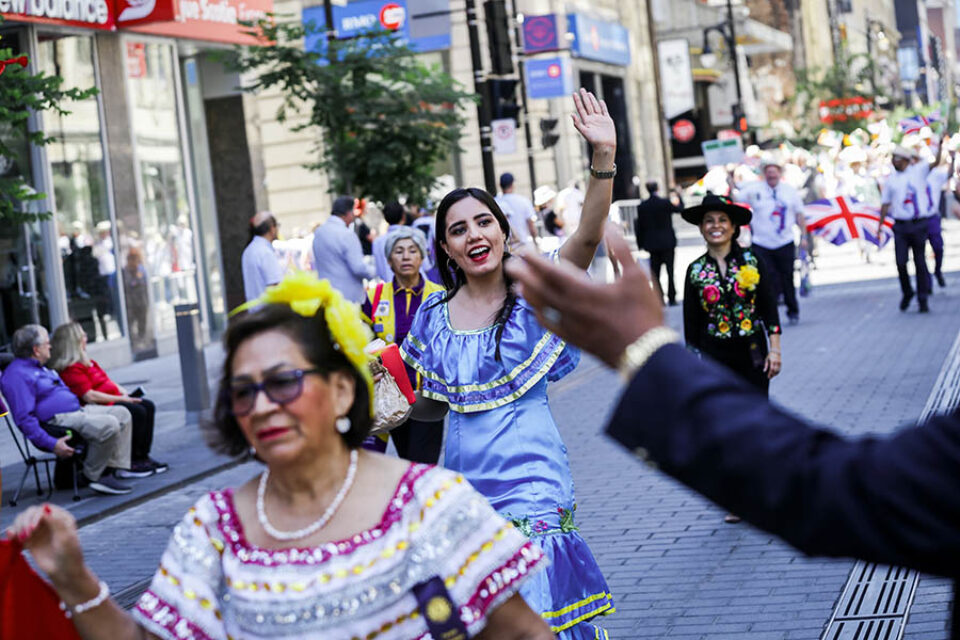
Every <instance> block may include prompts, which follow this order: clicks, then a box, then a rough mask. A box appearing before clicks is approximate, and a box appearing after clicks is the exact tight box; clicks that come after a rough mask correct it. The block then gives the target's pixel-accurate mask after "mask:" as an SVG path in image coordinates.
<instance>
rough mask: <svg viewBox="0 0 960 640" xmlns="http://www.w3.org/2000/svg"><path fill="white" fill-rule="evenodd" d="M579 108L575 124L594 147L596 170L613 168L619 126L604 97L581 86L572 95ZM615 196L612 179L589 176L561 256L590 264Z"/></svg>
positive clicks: (582, 263) (578, 263) (593, 164)
mask: <svg viewBox="0 0 960 640" xmlns="http://www.w3.org/2000/svg"><path fill="white" fill-rule="evenodd" d="M573 102H574V105H576V108H577V111H576V113H574V114H573V126H574V127H576V128H577V131H579V132H580V135H581V136H583V139H584V140H586V141H587V142H588V143H589V144H590V146H591V147H592V148H593V158H592V159H591V166H592V167H593V168H594V169H595V170H596V171H610V170H612V169H613V167H614V162H613V161H614V157H615V156H616V154H617V129H616V127H615V126H614V124H613V118H611V117H610V113H609V112H608V111H607V105H606V103H604V101H603V100H597V97H596V96H595V95H593V94H592V93H590V92H589V91H587V90H586V89H580V91H579V92H578V93H575V94H573ZM612 197H613V180H612V179H610V178H605V179H601V178H594V177H593V176H592V175H591V176H590V182H589V183H588V184H587V193H586V195H584V198H583V209H582V214H581V216H580V226H579V227H577V230H576V231H575V232H574V233H573V235H572V236H570V239H569V240H567V241H566V242H565V243H564V244H563V246H562V247H560V257H562V258H564V259H566V260H568V261H570V262H572V263H573V264H575V265H576V266H578V267H580V268H581V269H586V268H587V267H589V266H590V262H591V261H592V260H593V256H594V254H596V252H597V246H598V245H599V244H600V241H601V240H603V227H604V222H606V220H607V216H608V215H609V213H610V201H611V199H612Z"/></svg>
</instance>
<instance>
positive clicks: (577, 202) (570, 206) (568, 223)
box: [556, 181, 583, 237]
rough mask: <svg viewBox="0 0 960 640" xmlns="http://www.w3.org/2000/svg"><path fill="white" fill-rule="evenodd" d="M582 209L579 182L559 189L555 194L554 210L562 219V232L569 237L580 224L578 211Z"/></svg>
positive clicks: (581, 192) (581, 193)
mask: <svg viewBox="0 0 960 640" xmlns="http://www.w3.org/2000/svg"><path fill="white" fill-rule="evenodd" d="M582 209H583V191H582V190H581V189H580V183H579V182H576V181H574V182H571V183H570V186H568V187H566V188H565V189H561V190H560V193H558V194H557V208H556V212H557V214H558V215H559V216H560V218H561V219H562V220H563V232H564V233H565V234H567V236H568V237H569V236H570V235H572V234H573V232H574V231H576V230H577V227H579V226H580V211H581V210H582Z"/></svg>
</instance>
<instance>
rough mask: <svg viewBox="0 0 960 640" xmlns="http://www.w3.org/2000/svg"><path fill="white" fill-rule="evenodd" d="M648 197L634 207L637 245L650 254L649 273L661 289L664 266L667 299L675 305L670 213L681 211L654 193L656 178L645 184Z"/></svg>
mask: <svg viewBox="0 0 960 640" xmlns="http://www.w3.org/2000/svg"><path fill="white" fill-rule="evenodd" d="M646 187H647V191H648V192H649V193H650V197H649V198H647V199H646V200H644V201H643V202H641V203H640V205H639V206H638V207H637V224H636V226H635V230H636V234H637V246H638V247H639V248H641V249H643V250H645V251H647V252H648V253H649V254H650V273H652V274H653V281H654V282H655V283H656V285H657V287H659V288H660V291H661V298H662V297H663V295H662V292H663V287H662V286H661V284H660V268H661V267H666V268H667V301H668V302H669V303H670V306H673V305H675V304H677V288H676V286H675V285H674V283H673V254H674V250H675V249H676V248H677V235H676V234H675V233H674V232H673V214H675V213H680V207H678V206H676V205H675V204H673V203H672V202H670V201H669V200H667V199H666V198H661V197H660V196H659V195H657V191H658V189H659V186H658V185H657V183H656V182H655V181H650V182H648V183H647V185H646Z"/></svg>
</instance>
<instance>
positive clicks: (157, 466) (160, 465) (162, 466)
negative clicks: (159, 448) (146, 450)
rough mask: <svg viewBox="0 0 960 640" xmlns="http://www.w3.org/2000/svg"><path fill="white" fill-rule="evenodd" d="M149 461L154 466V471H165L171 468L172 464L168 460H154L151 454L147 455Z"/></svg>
mask: <svg viewBox="0 0 960 640" xmlns="http://www.w3.org/2000/svg"><path fill="white" fill-rule="evenodd" d="M147 463H148V464H150V466H152V467H153V472H154V473H163V472H164V471H166V470H167V469H169V468H170V465H168V464H167V463H166V462H160V461H158V460H154V459H153V458H151V457H149V456H147Z"/></svg>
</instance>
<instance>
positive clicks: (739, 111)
mask: <svg viewBox="0 0 960 640" xmlns="http://www.w3.org/2000/svg"><path fill="white" fill-rule="evenodd" d="M711 31H716V32H717V33H719V34H720V35H721V36H722V37H723V39H724V41H725V42H726V43H727V49H728V50H729V51H730V60H731V62H732V63H733V82H734V86H735V87H736V89H737V102H736V104H735V105H733V111H734V123H733V126H734V128H737V127H738V126H739V122H737V120H738V119H739V118H740V117H741V116H743V89H742V88H741V86H740V60H739V59H738V57H737V32H736V27H735V26H734V20H733V3H732V2H731V0H727V19H726V21H725V22H721V23H720V24H715V25H712V26H709V27H707V28H706V29H704V30H703V51H704V53H709V52H710V41H709V35H710V32H711Z"/></svg>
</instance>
